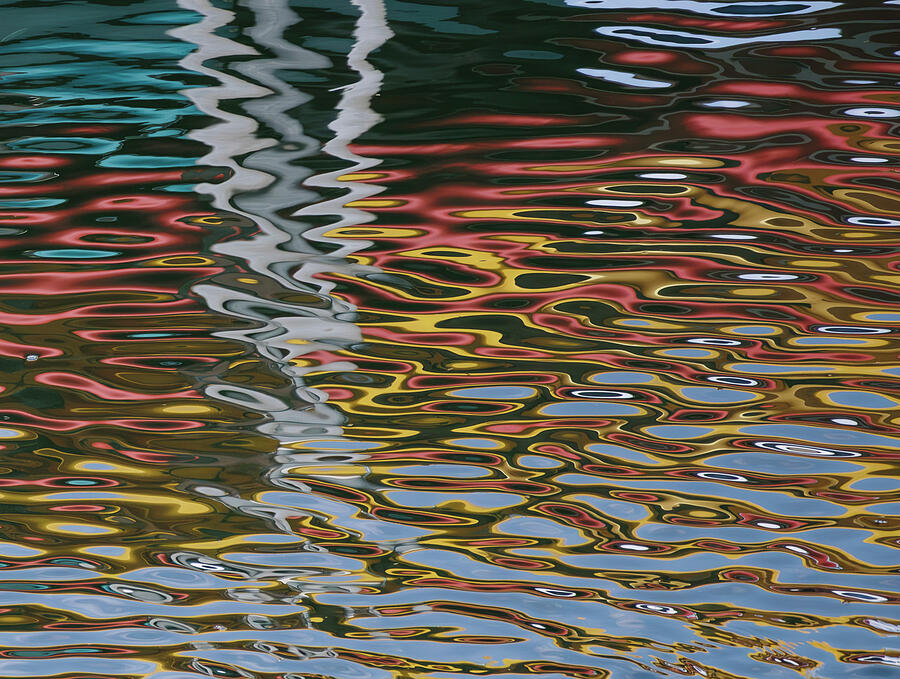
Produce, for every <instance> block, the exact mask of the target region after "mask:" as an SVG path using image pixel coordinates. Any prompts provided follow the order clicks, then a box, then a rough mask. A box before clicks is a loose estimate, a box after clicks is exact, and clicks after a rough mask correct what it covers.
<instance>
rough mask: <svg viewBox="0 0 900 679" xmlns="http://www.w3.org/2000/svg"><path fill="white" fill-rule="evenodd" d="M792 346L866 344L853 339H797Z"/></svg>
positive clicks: (862, 340)
mask: <svg viewBox="0 0 900 679" xmlns="http://www.w3.org/2000/svg"><path fill="white" fill-rule="evenodd" d="M794 344H801V345H805V346H820V345H825V346H830V345H832V344H848V345H849V344H856V345H858V344H867V340H864V339H853V338H852V337H797V338H796V339H795V340H794Z"/></svg>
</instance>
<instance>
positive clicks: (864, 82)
mask: <svg viewBox="0 0 900 679" xmlns="http://www.w3.org/2000/svg"><path fill="white" fill-rule="evenodd" d="M844 82H845V83H846V84H847V85H877V84H878V81H877V80H845V81H844Z"/></svg>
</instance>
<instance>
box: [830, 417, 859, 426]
mask: <svg viewBox="0 0 900 679" xmlns="http://www.w3.org/2000/svg"><path fill="white" fill-rule="evenodd" d="M831 421H832V422H834V423H835V424H846V425H847V426H850V427H855V426H856V425H858V424H859V422H857V421H856V420H848V419H847V418H846V417H833V418H832V419H831Z"/></svg>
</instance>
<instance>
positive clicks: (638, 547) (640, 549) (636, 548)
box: [619, 545, 650, 552]
mask: <svg viewBox="0 0 900 679" xmlns="http://www.w3.org/2000/svg"><path fill="white" fill-rule="evenodd" d="M619 547H621V548H622V549H630V550H633V551H635V552H646V551H648V550H649V549H650V548H649V547H647V546H646V545H619Z"/></svg>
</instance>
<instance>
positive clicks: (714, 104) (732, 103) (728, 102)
mask: <svg viewBox="0 0 900 679" xmlns="http://www.w3.org/2000/svg"><path fill="white" fill-rule="evenodd" d="M703 106H708V107H709V108H744V106H750V102H749V101H740V100H738V99H718V100H717V101H707V102H705V103H704V104H703Z"/></svg>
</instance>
